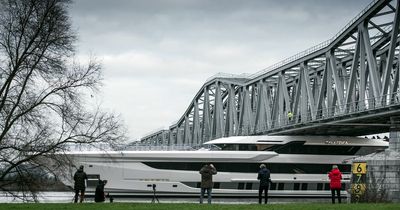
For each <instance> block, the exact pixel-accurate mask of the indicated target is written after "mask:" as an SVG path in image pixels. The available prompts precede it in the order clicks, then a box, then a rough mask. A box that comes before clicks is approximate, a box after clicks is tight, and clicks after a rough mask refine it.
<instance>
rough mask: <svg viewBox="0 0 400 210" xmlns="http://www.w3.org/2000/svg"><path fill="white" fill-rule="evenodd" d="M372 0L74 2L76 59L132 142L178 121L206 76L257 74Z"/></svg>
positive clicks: (329, 33) (323, 37)
mask: <svg viewBox="0 0 400 210" xmlns="http://www.w3.org/2000/svg"><path fill="white" fill-rule="evenodd" d="M370 1H371V0H351V1H348V0H335V1H332V0H302V1H294V0H196V1H195V0H75V1H74V3H73V5H72V6H71V17H72V21H73V27H74V29H76V30H77V32H78V36H79V41H78V43H77V48H78V51H77V56H78V57H79V58H82V57H83V58H85V57H88V56H89V55H91V54H92V55H95V56H96V57H98V58H99V59H100V60H101V61H102V63H103V66H104V86H103V87H102V89H101V94H100V95H99V96H98V97H96V99H94V100H96V103H101V104H102V106H103V107H104V108H105V109H106V110H108V111H113V112H115V113H117V114H120V115H121V117H122V119H123V120H124V121H125V124H126V126H127V128H128V131H129V135H130V137H131V139H136V138H139V137H141V136H143V135H145V134H147V133H148V132H151V131H153V130H155V129H158V128H162V127H168V126H169V125H171V124H172V122H174V121H176V120H178V119H179V118H180V116H181V115H182V114H183V112H184V111H185V110H186V108H187V107H188V105H189V103H190V102H191V100H192V99H193V97H194V96H195V94H196V93H197V92H198V91H199V89H200V88H201V86H202V84H203V83H204V82H205V81H206V80H207V78H209V77H211V76H213V75H214V74H217V73H218V72H225V73H232V74H241V73H249V74H253V73H256V72H258V71H260V70H262V69H264V68H266V67H268V66H270V65H272V64H274V63H276V62H279V61H281V60H283V59H285V58H287V57H289V56H291V55H294V54H296V53H298V52H300V51H303V50H305V49H307V48H309V47H312V46H313V45H316V44H318V43H320V42H323V41H325V40H327V39H330V38H331V37H333V36H334V35H335V34H336V33H337V32H338V31H339V30H340V29H341V28H342V27H344V26H345V25H346V24H347V22H349V21H350V20H351V19H352V18H353V17H355V16H356V15H357V14H358V13H359V12H360V11H361V10H362V9H363V8H365V7H366V6H367V5H368V4H369V3H370Z"/></svg>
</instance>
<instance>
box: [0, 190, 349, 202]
mask: <svg viewBox="0 0 400 210" xmlns="http://www.w3.org/2000/svg"><path fill="white" fill-rule="evenodd" d="M73 197H74V194H73V193H72V192H41V193H39V196H38V200H39V202H40V203H72V202H73ZM158 200H159V202H160V203H198V202H199V199H198V198H168V197H158ZM204 201H205V202H207V199H206V198H205V200H204ZM212 201H213V203H219V204H254V203H257V202H258V199H257V198H218V197H214V198H213V200H212ZM18 202H22V201H21V200H20V199H16V198H14V197H12V196H8V195H6V194H5V193H1V192H0V203H18ZM85 202H94V201H93V197H92V196H88V197H87V198H86V199H85ZM106 202H109V199H108V198H107V199H106ZM114 202H133V203H151V202H152V197H149V198H143V197H141V198H135V197H131V198H126V197H123V198H122V197H121V198H119V197H116V198H114ZM155 202H157V201H156V200H155ZM329 202H331V200H330V198H269V199H268V203H276V204H279V203H329ZM343 202H346V200H344V201H343Z"/></svg>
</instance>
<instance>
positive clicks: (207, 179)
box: [200, 163, 217, 204]
mask: <svg viewBox="0 0 400 210" xmlns="http://www.w3.org/2000/svg"><path fill="white" fill-rule="evenodd" d="M200 174H201V185H200V187H201V195H200V203H203V197H204V193H205V191H206V190H207V195H208V203H209V204H211V192H212V187H213V185H214V183H213V180H212V176H213V175H215V174H217V169H216V168H215V167H214V165H213V164H211V163H210V164H206V165H204V166H203V167H202V168H201V169H200Z"/></svg>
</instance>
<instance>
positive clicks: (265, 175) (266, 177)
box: [257, 164, 272, 204]
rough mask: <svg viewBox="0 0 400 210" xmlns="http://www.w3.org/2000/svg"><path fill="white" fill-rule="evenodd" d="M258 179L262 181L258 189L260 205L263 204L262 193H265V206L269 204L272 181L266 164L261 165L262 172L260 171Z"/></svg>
mask: <svg viewBox="0 0 400 210" xmlns="http://www.w3.org/2000/svg"><path fill="white" fill-rule="evenodd" d="M257 179H258V180H260V187H259V188H258V203H259V204H261V200H262V193H263V191H264V192H265V200H264V202H265V204H266V203H268V188H269V183H272V181H271V172H270V171H269V170H268V168H267V167H266V166H265V164H261V165H260V170H259V171H258V176H257Z"/></svg>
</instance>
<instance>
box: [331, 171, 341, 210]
mask: <svg viewBox="0 0 400 210" xmlns="http://www.w3.org/2000/svg"><path fill="white" fill-rule="evenodd" d="M328 177H329V179H330V183H329V186H330V188H331V193H332V203H335V192H336V195H337V198H338V201H339V203H341V201H342V200H341V198H340V190H341V189H342V182H341V180H342V173H341V172H340V171H339V169H338V166H337V165H333V166H332V171H331V172H329V175H328Z"/></svg>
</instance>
